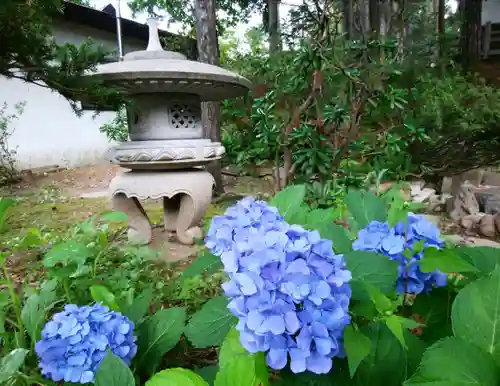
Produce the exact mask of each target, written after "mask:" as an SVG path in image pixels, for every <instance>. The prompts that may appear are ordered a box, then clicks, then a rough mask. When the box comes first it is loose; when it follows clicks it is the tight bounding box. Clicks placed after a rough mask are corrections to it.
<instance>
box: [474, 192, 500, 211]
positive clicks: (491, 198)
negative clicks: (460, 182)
mask: <svg viewBox="0 0 500 386" xmlns="http://www.w3.org/2000/svg"><path fill="white" fill-rule="evenodd" d="M474 194H475V196H476V200H477V202H478V203H479V210H480V211H481V212H484V213H487V214H496V213H499V212H500V187H498V188H497V187H493V188H483V189H480V190H476V191H475V193H474Z"/></svg>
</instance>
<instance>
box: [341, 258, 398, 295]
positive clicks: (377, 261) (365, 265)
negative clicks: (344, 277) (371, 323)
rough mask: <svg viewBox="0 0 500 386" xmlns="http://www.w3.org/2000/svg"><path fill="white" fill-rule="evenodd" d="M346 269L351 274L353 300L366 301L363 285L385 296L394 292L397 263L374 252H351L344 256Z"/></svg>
mask: <svg viewBox="0 0 500 386" xmlns="http://www.w3.org/2000/svg"><path fill="white" fill-rule="evenodd" d="M344 259H345V262H346V264H347V267H348V268H349V270H350V271H351V273H352V281H351V287H352V291H353V295H352V296H353V298H354V299H357V300H366V299H367V296H366V293H365V290H364V286H363V283H367V284H370V285H372V286H374V287H376V288H378V289H379V290H380V291H381V292H382V293H384V294H387V293H391V292H392V291H394V288H395V286H396V279H397V277H398V262H397V261H394V260H390V259H389V258H388V257H387V256H385V255H382V254H380V253H375V252H367V251H352V252H349V253H346V254H344Z"/></svg>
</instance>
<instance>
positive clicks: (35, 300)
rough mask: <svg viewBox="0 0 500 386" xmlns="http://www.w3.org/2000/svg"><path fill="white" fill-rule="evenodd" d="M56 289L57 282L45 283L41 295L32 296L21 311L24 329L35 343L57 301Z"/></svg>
mask: <svg viewBox="0 0 500 386" xmlns="http://www.w3.org/2000/svg"><path fill="white" fill-rule="evenodd" d="M56 287H57V280H50V281H46V282H44V283H43V284H42V287H41V288H40V293H33V294H31V295H30V296H29V297H28V299H27V300H26V303H25V304H24V307H23V309H22V311H21V319H22V321H23V324H24V328H25V329H26V332H27V333H28V335H29V336H30V337H31V340H32V342H33V343H34V342H36V341H37V340H38V339H39V338H40V331H41V330H42V327H43V324H44V322H45V316H46V314H47V312H48V311H49V310H50V309H51V308H52V306H53V304H54V302H55V301H56V291H55V290H56Z"/></svg>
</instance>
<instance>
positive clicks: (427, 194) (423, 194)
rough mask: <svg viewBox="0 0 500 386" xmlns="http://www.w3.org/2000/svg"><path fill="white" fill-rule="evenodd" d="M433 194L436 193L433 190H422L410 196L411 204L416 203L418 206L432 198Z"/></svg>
mask: <svg viewBox="0 0 500 386" xmlns="http://www.w3.org/2000/svg"><path fill="white" fill-rule="evenodd" d="M435 193H436V191H435V190H434V189H431V188H424V189H422V190H420V192H418V193H417V194H416V195H413V194H412V198H411V200H412V201H413V202H416V203H418V204H422V203H424V202H428V201H429V200H430V198H431V196H433V195H434V194H435Z"/></svg>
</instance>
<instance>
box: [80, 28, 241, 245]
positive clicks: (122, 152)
mask: <svg viewBox="0 0 500 386" xmlns="http://www.w3.org/2000/svg"><path fill="white" fill-rule="evenodd" d="M148 26H149V44H148V47H147V49H146V50H145V51H136V52H131V53H129V54H126V55H125V56H124V58H123V61H121V62H115V63H108V64H104V65H101V66H99V67H98V69H97V71H96V72H93V73H90V74H88V75H87V76H92V77H97V78H98V79H100V80H102V81H103V82H104V83H105V84H106V85H109V86H111V87H117V88H119V89H121V90H124V92H125V93H126V95H127V96H128V98H129V99H130V100H131V101H132V103H131V104H130V106H129V107H127V117H128V130H129V137H130V141H128V142H125V143H122V144H120V145H118V146H115V147H113V148H111V149H110V150H109V152H108V155H107V158H108V159H109V160H110V161H111V162H112V163H114V164H118V165H120V166H121V167H123V168H125V169H129V170H128V171H125V172H124V173H122V174H119V175H117V176H116V177H115V178H114V179H113V180H112V181H111V183H110V186H109V194H110V195H111V201H112V202H111V204H112V208H113V209H114V210H118V211H122V212H125V213H126V214H127V215H128V217H129V232H128V235H129V239H131V240H133V241H136V242H144V243H149V242H150V241H151V236H152V228H151V223H150V220H149V218H148V215H147V213H146V212H145V211H144V209H143V207H142V205H141V203H140V200H146V199H161V200H162V201H163V209H164V219H165V229H166V230H167V231H171V232H175V234H176V237H177V239H178V240H179V241H180V242H181V243H183V244H192V243H194V238H196V237H201V236H202V233H201V229H200V228H199V226H198V225H199V222H200V220H201V218H202V216H203V214H204V213H205V211H206V210H207V208H208V206H209V205H210V202H211V198H212V189H213V185H214V179H213V177H212V175H211V174H210V173H208V172H207V171H206V170H205V169H204V168H203V166H204V165H206V164H208V163H209V162H212V161H214V160H216V159H219V158H220V157H221V156H222V155H223V154H224V151H225V150H224V147H223V146H222V145H221V144H220V143H218V142H212V141H211V140H210V139H206V138H203V127H202V121H201V102H203V101H220V100H223V99H227V98H234V97H237V96H241V95H244V94H245V93H246V92H247V91H248V89H249V88H250V82H249V81H248V80H247V79H245V78H243V77H241V76H239V75H237V74H234V73H232V72H230V71H227V70H225V69H223V68H220V67H217V66H212V65H209V64H205V63H200V62H196V61H191V60H187V59H186V57H185V56H184V55H182V54H180V53H177V52H171V51H164V50H163V49H162V47H161V44H160V40H159V36H158V26H157V22H156V20H155V19H149V20H148Z"/></svg>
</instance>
